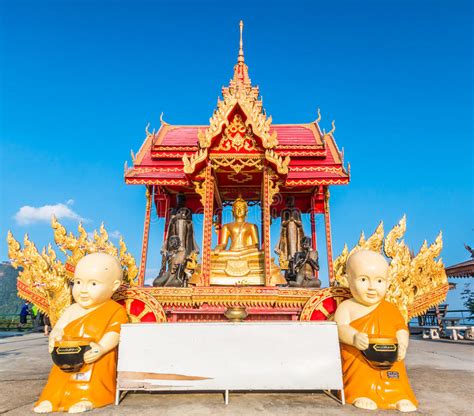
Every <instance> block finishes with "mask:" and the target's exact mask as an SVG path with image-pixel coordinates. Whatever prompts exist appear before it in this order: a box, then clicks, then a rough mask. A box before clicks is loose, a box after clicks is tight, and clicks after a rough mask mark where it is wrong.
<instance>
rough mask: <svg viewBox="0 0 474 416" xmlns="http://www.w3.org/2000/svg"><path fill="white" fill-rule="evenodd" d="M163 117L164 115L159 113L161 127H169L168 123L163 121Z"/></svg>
mask: <svg viewBox="0 0 474 416" xmlns="http://www.w3.org/2000/svg"><path fill="white" fill-rule="evenodd" d="M163 115H164V113H163V112H161V114H160V123H161V125H162V126H169V123H167V122H166V121H165V120H163Z"/></svg>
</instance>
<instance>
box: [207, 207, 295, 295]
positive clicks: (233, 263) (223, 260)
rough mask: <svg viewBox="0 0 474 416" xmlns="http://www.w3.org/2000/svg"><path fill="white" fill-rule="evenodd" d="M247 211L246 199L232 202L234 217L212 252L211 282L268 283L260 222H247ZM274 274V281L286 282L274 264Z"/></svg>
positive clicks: (224, 229) (222, 230)
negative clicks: (259, 237)
mask: <svg viewBox="0 0 474 416" xmlns="http://www.w3.org/2000/svg"><path fill="white" fill-rule="evenodd" d="M247 211H248V208H247V203H246V202H245V201H244V200H243V199H242V198H237V199H236V200H235V202H234V204H233V205H232V214H233V216H234V220H235V221H234V222H231V223H228V224H225V225H223V226H222V229H221V233H220V243H219V244H218V245H217V246H216V248H215V249H214V250H213V251H212V252H211V276H210V284H211V285H226V286H228V285H231V286H233V285H251V286H254V285H257V286H258V285H265V263H264V253H263V251H261V250H260V249H259V241H258V230H257V226H256V225H255V224H250V223H248V222H245V219H246V217H247ZM229 240H230V247H229V248H227V245H228V244H229ZM273 274H275V276H274V278H273V279H272V280H273V281H275V282H276V283H278V284H279V283H280V282H281V281H282V283H283V284H284V283H286V281H285V280H284V279H283V278H282V277H281V274H280V270H279V269H278V267H277V266H276V265H275V264H273V267H272V276H273ZM277 275H278V276H277Z"/></svg>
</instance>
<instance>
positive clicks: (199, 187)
mask: <svg viewBox="0 0 474 416" xmlns="http://www.w3.org/2000/svg"><path fill="white" fill-rule="evenodd" d="M193 185H194V190H195V191H196V193H197V194H198V195H199V196H200V199H201V204H202V206H203V207H204V206H206V183H205V182H199V181H194V182H193Z"/></svg>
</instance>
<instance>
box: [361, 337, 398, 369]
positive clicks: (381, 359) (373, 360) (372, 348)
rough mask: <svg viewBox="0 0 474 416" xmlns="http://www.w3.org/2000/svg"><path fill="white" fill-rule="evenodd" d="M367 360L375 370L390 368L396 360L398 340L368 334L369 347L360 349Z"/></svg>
mask: <svg viewBox="0 0 474 416" xmlns="http://www.w3.org/2000/svg"><path fill="white" fill-rule="evenodd" d="M362 354H363V355H364V357H365V359H366V360H367V362H368V363H369V364H370V366H371V367H373V368H375V369H376V370H390V368H392V365H393V364H394V363H395V361H397V356H398V340H397V339H396V338H389V337H383V336H369V348H367V349H366V350H363V351H362Z"/></svg>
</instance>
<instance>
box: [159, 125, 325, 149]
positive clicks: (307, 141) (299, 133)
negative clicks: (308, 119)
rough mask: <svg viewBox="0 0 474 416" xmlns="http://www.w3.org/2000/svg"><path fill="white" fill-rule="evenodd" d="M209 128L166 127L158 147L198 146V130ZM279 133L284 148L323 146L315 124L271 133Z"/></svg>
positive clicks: (282, 127) (284, 127)
mask: <svg viewBox="0 0 474 416" xmlns="http://www.w3.org/2000/svg"><path fill="white" fill-rule="evenodd" d="M207 127H208V126H165V128H163V129H162V131H161V132H160V133H159V136H162V137H158V140H157V143H156V144H157V145H158V146H196V145H197V143H198V130H203V131H204V130H205V129H206V128H207ZM274 131H276V132H277V135H278V136H277V137H278V144H279V145H282V146H293V145H296V146H302V145H318V144H321V138H320V135H319V132H318V131H317V129H316V127H315V125H314V124H294V125H292V124H281V125H278V124H277V125H273V126H272V127H271V128H270V133H273V132H274Z"/></svg>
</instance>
